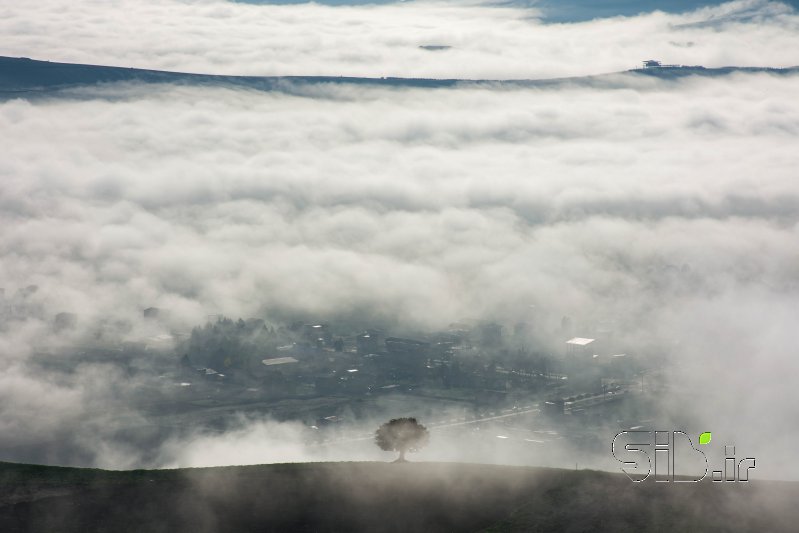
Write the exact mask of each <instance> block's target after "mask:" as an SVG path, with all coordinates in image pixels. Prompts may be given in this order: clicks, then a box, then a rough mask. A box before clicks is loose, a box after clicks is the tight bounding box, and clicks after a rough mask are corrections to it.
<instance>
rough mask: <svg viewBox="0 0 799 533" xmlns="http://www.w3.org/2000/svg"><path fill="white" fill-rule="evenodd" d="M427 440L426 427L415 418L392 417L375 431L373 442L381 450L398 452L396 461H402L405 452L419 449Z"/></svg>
mask: <svg viewBox="0 0 799 533" xmlns="http://www.w3.org/2000/svg"><path fill="white" fill-rule="evenodd" d="M429 441H430V433H429V432H428V431H427V428H426V427H424V426H423V425H422V424H420V423H419V422H417V421H416V419H415V418H393V419H391V420H389V421H388V422H386V423H385V424H383V425H382V426H380V427H379V428H377V431H375V444H377V446H378V447H380V449H381V450H385V451H387V452H399V454H400V455H399V458H398V459H397V461H396V462H404V461H405V453H406V452H416V451H419V450H420V449H422V448H424V447H425V446H426V445H427V443H428V442H429Z"/></svg>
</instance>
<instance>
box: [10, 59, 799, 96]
mask: <svg viewBox="0 0 799 533" xmlns="http://www.w3.org/2000/svg"><path fill="white" fill-rule="evenodd" d="M737 72H746V73H757V72H765V73H770V74H776V75H792V74H796V73H799V67H789V68H769V67H721V68H705V67H701V66H691V67H685V66H682V67H661V68H648V69H633V70H628V71H624V72H619V73H611V74H601V75H596V76H584V77H571V78H553V79H539V80H524V79H517V80H475V79H433V78H397V77H385V78H367V77H352V76H227V75H214V74H188V73H180V72H169V71H161V70H147V69H138V68H127V67H113V66H101V65H83V64H77V63H58V62H50V61H40V60H35V59H29V58H19V57H2V56H0V98H3V97H4V98H8V97H14V96H19V95H20V94H25V93H29V94H30V93H47V92H49V91H54V90H60V89H68V88H74V87H81V86H92V85H97V84H101V83H102V84H104V83H116V82H136V83H148V84H181V85H198V86H217V87H239V88H248V89H253V90H261V91H271V90H281V89H283V88H286V87H288V86H290V85H292V84H315V83H333V84H356V85H375V86H385V87H416V88H446V87H453V86H456V85H463V84H477V85H510V86H531V87H542V86H544V87H545V86H552V85H560V84H571V83H582V84H587V85H589V86H597V87H613V86H614V85H617V81H618V76H619V75H623V74H627V75H630V74H631V75H645V76H654V77H658V78H665V79H675V78H681V77H685V76H724V75H728V74H733V73H737Z"/></svg>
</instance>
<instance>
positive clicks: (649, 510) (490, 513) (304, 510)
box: [0, 463, 799, 533]
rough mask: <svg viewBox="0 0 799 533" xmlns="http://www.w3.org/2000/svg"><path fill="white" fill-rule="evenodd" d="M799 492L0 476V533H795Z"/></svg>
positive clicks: (298, 467) (333, 477)
mask: <svg viewBox="0 0 799 533" xmlns="http://www.w3.org/2000/svg"><path fill="white" fill-rule="evenodd" d="M796 502H799V483H784V482H768V481H757V480H753V481H751V482H749V483H748V484H746V483H711V482H702V483H697V484H694V483H684V484H673V483H654V482H648V481H647V482H644V483H632V482H630V481H629V480H628V479H627V478H626V477H625V476H624V475H622V474H611V473H606V472H596V471H590V470H578V471H576V470H558V469H547V468H525V467H510V466H493V465H475V464H455V463H407V464H387V463H301V464H278V465H259V466H245V467H224V468H199V469H182V470H135V471H129V472H124V471H104V470H94V469H76V468H60V467H46V466H35V465H20V464H12V463H0V531H2V532H5V533H10V532H16V531H42V532H59V531H61V532H70V531H81V532H86V531H109V532H111V531H113V532H123V531H146V532H159V531H164V532H179V531H187V532H192V533H202V532H209V531H235V532H244V531H299V532H334V531H335V532H342V531H369V532H380V531H398V532H399V531H402V532H410V531H447V532H450V531H490V532H500V531H520V532H521V531H524V532H535V531H569V532H571V531H575V532H576V531H615V532H624V531H630V532H632V531H635V532H636V533H643V532H647V531H702V532H708V531H770V532H776V531H796V524H799V506H797V505H796Z"/></svg>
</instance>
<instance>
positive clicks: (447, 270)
mask: <svg viewBox="0 0 799 533" xmlns="http://www.w3.org/2000/svg"><path fill="white" fill-rule="evenodd" d="M798 29H799V16H798V15H797V13H796V11H794V10H792V9H791V8H790V7H788V6H786V5H784V4H779V3H774V2H761V1H741V2H731V3H729V4H724V5H722V6H719V7H714V8H705V9H700V10H698V11H695V12H691V13H686V14H679V15H667V14H663V13H653V14H643V15H640V16H636V17H618V18H613V19H603V20H597V21H591V22H585V23H578V24H544V23H542V22H541V21H540V20H539V19H538V18H537V16H536V10H535V9H534V8H512V7H497V6H492V5H488V4H474V5H468V6H465V5H463V4H462V3H458V4H455V3H441V2H437V3H431V2H409V3H402V4H389V5H381V6H357V7H354V6H349V7H336V8H333V7H326V6H320V5H316V4H301V5H291V6H273V5H267V6H260V5H244V4H234V3H228V2H220V1H168V2H163V1H159V2H154V1H148V0H145V1H142V0H137V1H132V0H130V1H128V0H118V1H114V2H105V1H103V2H100V1H91V0H89V1H83V2H76V3H70V4H66V3H63V2H56V1H54V0H50V1H44V2H37V3H36V5H35V6H33V5H32V4H20V3H18V2H10V1H0V35H3V36H4V38H3V42H2V43H0V54H2V55H8V56H29V57H34V58H37V59H48V60H54V61H75V62H85V63H96V64H114V65H120V66H136V67H146V68H158V69H171V70H177V71H186V72H188V71H191V72H205V73H214V74H220V73H225V74H259V75H282V74H326V75H362V76H384V75H385V76H428V77H447V78H449V77H457V78H491V79H493V78H538V77H555V76H567V75H586V74H594V73H602V72H612V71H620V70H625V69H627V68H631V67H634V66H635V65H636V64H637V63H638V61H639V60H641V59H645V58H648V57H649V56H654V57H658V58H662V59H664V60H667V61H669V62H675V63H686V64H704V65H705V66H721V65H758V66H790V65H796V64H799V54H797V50H799V31H797V30H798ZM422 44H446V45H451V46H453V48H452V49H450V50H446V51H441V52H428V51H424V50H421V49H419V48H418V46H419V45H422ZM797 94H799V76H796V75H791V76H776V75H772V74H765V73H755V74H745V73H738V74H733V75H730V76H725V77H688V78H685V79H681V80H679V81H666V80H659V79H655V78H649V77H641V76H631V75H619V76H618V77H617V78H616V79H614V81H613V83H612V84H610V85H608V86H607V87H605V88H597V87H594V86H592V85H591V84H589V83H587V82H585V81H582V80H579V79H576V80H574V81H572V82H569V83H564V84H561V85H554V86H548V87H538V88H530V87H509V86H495V87H492V86H473V85H468V84H466V85H462V86H458V87H454V88H448V89H412V88H390V87H375V86H371V87H370V86H354V85H324V84H318V85H308V84H297V85H295V86H292V87H289V88H288V89H287V90H285V91H279V92H278V91H276V92H258V91H252V90H242V89H226V88H208V87H205V88H201V87H191V86H165V85H159V86H146V85H136V84H120V85H109V86H103V87H94V88H77V89H72V90H70V91H65V92H60V93H58V94H55V95H53V96H52V97H44V98H36V99H26V98H6V99H4V100H2V101H0V136H2V158H0V280H2V283H0V286H4V287H5V289H6V296H7V297H9V295H11V294H13V293H14V292H15V291H16V290H17V289H20V288H22V287H25V286H28V285H31V284H35V285H37V286H38V287H39V290H38V291H37V292H36V293H35V294H33V295H31V296H30V297H29V299H30V301H29V302H28V303H29V304H30V305H35V306H36V307H37V308H38V309H44V310H46V312H45V315H44V318H43V319H41V320H28V321H25V322H16V323H14V324H13V327H6V328H5V329H4V331H3V332H2V335H0V449H2V450H4V451H5V454H6V455H5V456H4V457H3V458H4V459H14V457H15V456H14V454H15V453H16V452H14V450H20V449H24V448H28V449H29V448H31V447H36V446H43V447H44V446H45V445H46V449H47V450H50V451H48V452H47V453H50V454H52V455H50V456H47V455H46V454H45V456H44V457H45V458H47V457H51V459H52V461H53V462H60V463H68V464H97V465H101V466H105V467H120V468H121V467H128V466H141V465H144V466H148V465H156V466H163V465H172V466H174V465H187V464H189V465H203V464H220V463H228V462H231V463H233V462H264V461H270V462H271V461H280V460H301V459H307V458H317V459H318V458H331V457H334V458H339V459H340V458H347V456H346V452H347V450H344V451H341V450H340V451H338V452H336V453H333V452H318V451H310V450H308V449H306V448H304V447H302V445H301V444H300V443H299V437H298V435H299V434H300V433H301V431H300V429H298V428H295V427H293V426H288V425H282V424H275V423H273V422H269V421H266V422H255V423H252V424H244V425H243V426H242V429H241V430H240V431H236V432H232V433H230V434H224V435H201V436H194V437H192V439H190V440H180V441H172V442H169V443H167V444H165V445H163V447H162V448H160V449H158V450H155V451H153V450H146V451H142V450H136V449H131V448H129V447H125V445H124V443H120V440H121V439H120V438H119V437H118V431H119V428H120V427H124V425H125V424H138V423H141V419H140V417H141V415H140V414H139V413H137V412H135V410H132V409H130V408H129V407H128V406H127V405H128V404H127V403H126V400H127V399H128V398H130V397H131V396H132V395H135V394H136V390H137V384H136V383H135V382H132V381H130V380H127V379H126V378H125V376H120V375H113V374H111V375H109V374H108V371H107V370H104V371H102V372H103V373H101V374H98V372H100V371H98V370H97V369H96V368H87V369H86V370H85V371H81V372H78V373H76V374H75V375H73V376H72V377H70V378H69V379H66V378H63V379H61V380H57V381H52V380H51V379H50V378H44V377H42V376H41V375H38V374H36V373H35V372H33V371H32V370H31V368H30V366H29V365H28V364H27V361H28V360H29V358H30V357H31V356H32V354H33V353H34V352H35V351H36V350H37V349H39V347H40V345H41V344H42V343H47V342H51V341H50V340H48V336H49V332H50V331H51V323H50V322H48V320H50V319H51V318H52V316H51V315H53V314H55V313H57V312H61V311H67V312H74V313H77V314H78V315H79V316H80V320H81V324H89V323H92V322H93V321H97V320H101V319H107V318H109V317H111V318H118V319H127V320H133V319H134V318H135V317H138V316H140V315H141V310H142V309H143V308H146V307H149V306H157V307H160V308H164V309H169V310H170V312H171V315H170V319H171V320H172V322H173V325H174V327H176V328H179V329H181V328H182V329H183V330H187V329H188V328H190V327H191V326H193V325H196V324H198V323H201V322H202V321H204V320H205V317H206V316H207V315H208V314H217V313H223V314H226V315H229V316H234V317H238V316H244V317H247V316H264V315H265V314H269V313H272V314H273V315H274V314H277V315H278V316H290V317H309V318H313V319H325V320H330V321H335V320H336V319H337V318H338V319H343V318H346V319H347V320H351V321H369V320H373V321H375V320H380V321H383V322H387V323H395V324H399V325H402V326H407V327H411V328H435V327H443V326H446V325H447V324H449V323H450V322H453V321H455V320H458V319H461V318H463V317H470V318H477V319H490V320H498V321H500V322H503V323H513V322H514V321H515V319H516V318H517V317H518V316H519V313H521V312H523V310H525V309H529V306H530V305H535V306H536V307H535V308H536V313H537V316H538V318H539V320H540V321H541V323H542V325H543V326H545V327H551V328H554V327H555V326H556V325H557V324H559V322H560V318H561V317H562V316H563V315H569V316H573V317H576V319H577V321H578V323H579V324H592V323H597V322H600V321H605V320H612V322H613V323H614V324H615V327H616V328H617V331H618V335H620V336H621V337H623V338H627V339H628V340H629V342H630V343H640V346H642V347H643V346H652V345H661V346H668V347H669V353H671V354H673V355H674V357H677V358H679V359H678V364H676V365H674V368H675V370H674V374H673V375H672V377H671V379H672V385H673V386H674V387H675V388H676V390H679V391H680V394H675V397H673V398H664V400H663V401H664V403H665V404H667V406H668V405H670V403H673V409H672V411H673V412H674V417H675V423H679V422H680V421H681V420H682V419H681V418H680V417H681V416H682V417H684V418H685V420H690V421H691V422H692V423H693V422H695V421H696V420H700V421H702V422H703V423H705V424H706V425H708V426H712V427H707V428H706V429H707V430H712V431H714V435H715V434H717V433H719V434H720V435H722V436H723V437H724V438H726V439H727V440H728V441H730V442H733V443H735V444H736V445H738V447H739V449H740V450H741V453H747V454H748V455H749V456H755V457H757V458H758V460H759V461H760V462H759V463H758V468H762V469H763V470H764V471H766V472H768V473H769V474H770V475H771V476H772V477H789V478H790V477H792V478H796V477H797V476H799V468H798V467H796V466H795V465H792V464H791V463H790V460H791V454H790V452H791V451H792V442H793V441H794V440H795V438H796V437H797V436H798V435H797V429H796V428H795V427H794V425H792V424H791V423H790V421H791V420H796V419H797V416H799V411H798V410H797V409H799V408H797V405H799V402H797V401H796V400H798V399H799V392H797V387H796V385H797V380H796V377H795V376H797V375H799V374H797V371H799V363H797V358H796V348H795V340H794V339H795V335H794V329H795V327H794V326H795V321H796V311H797V308H796V302H797V301H799V300H797V297H799V283H798V282H799V245H798V244H797V243H799V184H798V183H797V176H796V168H797V164H799V151H797V150H796V146H797V145H798V144H799V143H797V141H798V140H799V100H797V98H796V95H797ZM556 341H559V339H557V340H555V339H553V346H555V345H556V344H555V342H556ZM53 342H54V341H53ZM76 428H79V429H77V430H76ZM109 428H112V429H109ZM658 429H679V428H678V427H675V428H658ZM766 435H767V437H765V436H766ZM268 436H271V440H270V438H268ZM105 437H107V439H106V438H105ZM611 437H612V436H611ZM122 440H124V439H122ZM265 441H266V442H269V443H271V444H269V445H265V444H264V442H265ZM609 442H610V440H609V441H608V447H609ZM59 446H61V448H59ZM431 448H432V451H431V452H430V457H435V458H437V459H447V458H449V459H458V458H463V457H465V456H464V454H463V453H461V454H460V455H459V452H458V451H457V449H456V448H454V447H453V448H452V449H449V448H446V447H443V446H442V447H440V448H435V441H433V445H431ZM59 449H60V450H61V451H59ZM353 449H354V448H353ZM209 450H210V451H209ZM281 450H282V451H281ZM360 457H361V456H360V455H359V456H358V457H352V459H358V458H360ZM467 458H468V459H470V460H475V459H476V458H475V457H474V454H471V455H469V456H468V457H467ZM492 458H493V459H494V460H498V459H497V457H496V455H494V456H492ZM506 459H507V461H506V462H517V461H514V460H513V458H512V457H508V458H506Z"/></svg>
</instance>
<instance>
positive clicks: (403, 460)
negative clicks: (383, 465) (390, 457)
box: [394, 449, 408, 463]
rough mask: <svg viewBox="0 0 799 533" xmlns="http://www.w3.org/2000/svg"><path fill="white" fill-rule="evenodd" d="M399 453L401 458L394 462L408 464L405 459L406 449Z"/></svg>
mask: <svg viewBox="0 0 799 533" xmlns="http://www.w3.org/2000/svg"><path fill="white" fill-rule="evenodd" d="M399 453H400V456H399V458H398V459H397V460H396V461H394V462H395V463H407V462H408V461H407V460H406V459H405V450H404V449H403V450H400V451H399Z"/></svg>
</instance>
